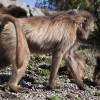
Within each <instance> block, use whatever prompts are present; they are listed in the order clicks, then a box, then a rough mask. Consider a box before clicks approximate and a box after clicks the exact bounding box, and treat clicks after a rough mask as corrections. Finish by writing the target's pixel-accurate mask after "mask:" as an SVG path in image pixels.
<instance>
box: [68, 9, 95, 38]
mask: <svg viewBox="0 0 100 100" xmlns="http://www.w3.org/2000/svg"><path fill="white" fill-rule="evenodd" d="M67 13H68V14H70V15H76V19H75V20H76V23H78V24H79V27H78V30H77V36H78V37H79V38H81V39H87V38H88V36H89V34H90V32H93V31H94V18H93V16H92V14H91V13H89V12H87V11H78V10H69V11H67ZM82 17H83V18H82Z"/></svg>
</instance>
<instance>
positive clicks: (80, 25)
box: [0, 11, 94, 92]
mask: <svg viewBox="0 0 100 100" xmlns="http://www.w3.org/2000/svg"><path fill="white" fill-rule="evenodd" d="M82 14H83V13H82ZM17 21H18V22H19V24H20V28H21V29H22V32H23V34H24V35H25V37H26V40H27V43H28V46H27V43H26V42H25V44H24V51H23V52H24V59H23V65H22V67H20V68H17V66H13V67H12V68H13V71H12V76H11V79H10V81H9V86H10V88H11V89H12V90H14V91H16V92H19V91H21V90H22V88H21V87H19V86H18V82H19V80H20V79H21V77H22V75H23V73H24V72H25V69H26V67H27V64H28V61H29V58H30V52H29V50H30V51H31V53H36V54H44V53H50V52H51V53H52V66H51V73H50V79H49V88H50V89H53V88H54V87H55V79H56V76H57V72H58V69H59V66H60V61H61V60H62V59H64V60H65V62H67V60H68V58H69V59H70V61H69V62H70V66H69V69H70V70H71V73H72V74H73V77H74V78H75V81H76V83H77V85H78V86H79V88H81V89H84V85H83V81H82V79H81V76H80V74H79V73H77V72H78V71H79V70H78V68H77V62H76V60H75V58H74V57H73V53H72V52H71V50H72V48H73V47H74V43H75V42H76V40H77V35H80V38H84V39H87V36H88V34H89V32H90V31H91V30H92V29H91V28H93V21H94V20H93V17H92V15H91V14H90V13H88V12H85V11H84V14H83V15H81V14H80V15H75V16H71V15H68V14H65V13H60V14H54V15H50V16H37V17H36V16H35V17H28V18H18V19H17ZM87 23H88V24H87ZM91 24H92V25H91ZM4 33H6V34H8V36H7V37H5V35H4ZM14 33H15V28H14V26H13V24H12V23H8V24H6V27H4V29H3V30H2V31H1V38H2V41H1V44H2V46H5V48H6V51H5V49H4V48H2V49H4V50H3V51H4V53H7V55H9V56H8V57H4V56H3V55H1V56H0V57H1V58H0V59H2V58H3V59H5V60H4V61H5V62H6V64H7V65H8V64H9V63H8V62H12V61H13V60H14V59H15V56H12V55H14V54H15V47H16V44H15V41H14V40H15V38H16V35H15V34H14ZM77 33H78V34H77ZM4 37H5V38H4ZM9 38H10V40H9ZM5 39H6V40H7V39H8V40H9V43H10V44H9V45H10V47H8V43H5V44H4V43H3V42H4V41H5ZM22 39H23V38H22ZM24 40H25V39H24ZM0 47H1V46H0ZM11 47H12V48H11ZM28 47H29V49H28ZM11 54H12V55H11ZM69 55H70V56H69ZM0 63H2V62H0ZM0 67H1V66H0Z"/></svg>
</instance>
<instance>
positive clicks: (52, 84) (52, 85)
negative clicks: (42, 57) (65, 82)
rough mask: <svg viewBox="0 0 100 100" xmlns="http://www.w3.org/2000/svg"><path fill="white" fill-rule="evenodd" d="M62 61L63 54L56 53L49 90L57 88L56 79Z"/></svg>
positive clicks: (53, 58) (53, 59)
mask: <svg viewBox="0 0 100 100" xmlns="http://www.w3.org/2000/svg"><path fill="white" fill-rule="evenodd" d="M61 60H62V53H59V52H58V53H54V54H53V57H52V66H51V70H50V79H49V88H50V89H54V88H55V79H56V76H57V73H58V69H59V67H60V62H61Z"/></svg>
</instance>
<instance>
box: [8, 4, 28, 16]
mask: <svg viewBox="0 0 100 100" xmlns="http://www.w3.org/2000/svg"><path fill="white" fill-rule="evenodd" d="M8 13H9V14H10V15H12V16H14V17H17V18H20V17H26V16H27V12H26V11H25V10H24V9H23V8H21V7H18V6H9V7H8Z"/></svg>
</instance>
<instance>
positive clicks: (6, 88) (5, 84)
mask: <svg viewBox="0 0 100 100" xmlns="http://www.w3.org/2000/svg"><path fill="white" fill-rule="evenodd" d="M3 89H4V90H10V87H9V85H8V84H7V83H6V82H5V83H4V84H3Z"/></svg>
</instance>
